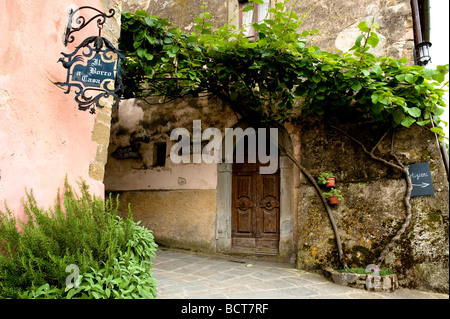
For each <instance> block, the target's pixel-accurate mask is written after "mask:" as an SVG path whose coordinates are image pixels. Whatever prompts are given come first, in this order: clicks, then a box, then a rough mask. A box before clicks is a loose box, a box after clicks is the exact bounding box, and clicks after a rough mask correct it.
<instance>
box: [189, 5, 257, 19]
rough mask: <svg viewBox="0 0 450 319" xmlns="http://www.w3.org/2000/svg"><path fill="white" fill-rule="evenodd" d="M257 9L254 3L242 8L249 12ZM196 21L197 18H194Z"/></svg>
mask: <svg viewBox="0 0 450 319" xmlns="http://www.w3.org/2000/svg"><path fill="white" fill-rule="evenodd" d="M254 9H255V6H253V5H247V6H245V7H244V8H243V9H242V12H249V11H252V10H254ZM194 21H195V20H194Z"/></svg>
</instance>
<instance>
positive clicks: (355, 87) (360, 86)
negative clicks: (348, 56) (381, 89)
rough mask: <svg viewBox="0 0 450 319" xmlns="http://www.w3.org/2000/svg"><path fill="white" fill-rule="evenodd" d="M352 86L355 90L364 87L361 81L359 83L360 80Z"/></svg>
mask: <svg viewBox="0 0 450 319" xmlns="http://www.w3.org/2000/svg"><path fill="white" fill-rule="evenodd" d="M351 88H352V90H353V91H359V90H361V89H362V85H361V83H359V82H355V83H354V84H353V85H352V87H351Z"/></svg>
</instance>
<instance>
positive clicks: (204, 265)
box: [153, 250, 449, 299]
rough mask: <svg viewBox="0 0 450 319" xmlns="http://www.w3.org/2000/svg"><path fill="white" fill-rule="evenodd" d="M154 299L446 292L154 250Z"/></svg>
mask: <svg viewBox="0 0 450 319" xmlns="http://www.w3.org/2000/svg"><path fill="white" fill-rule="evenodd" d="M154 263H155V265H154V268H153V269H154V278H155V279H156V280H158V285H157V287H158V294H157V298H159V299H448V298H449V296H448V295H445V294H437V293H428V292H422V291H416V290H407V289H398V290H396V291H395V292H369V291H365V290H362V289H356V288H349V287H344V286H340V285H336V284H334V283H332V282H330V281H328V280H327V279H325V278H324V277H323V276H321V275H319V274H315V273H309V272H306V271H301V270H298V269H295V268H294V266H293V265H292V264H283V263H274V262H265V261H256V260H239V259H237V258H236V259H234V260H233V258H232V257H228V258H226V257H212V256H206V255H201V254H193V253H186V252H180V251H172V250H158V252H157V257H156V258H155V260H154Z"/></svg>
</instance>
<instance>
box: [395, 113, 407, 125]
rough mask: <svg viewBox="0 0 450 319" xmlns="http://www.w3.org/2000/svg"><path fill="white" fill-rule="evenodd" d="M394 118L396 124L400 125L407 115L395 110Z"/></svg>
mask: <svg viewBox="0 0 450 319" xmlns="http://www.w3.org/2000/svg"><path fill="white" fill-rule="evenodd" d="M392 118H393V120H394V122H395V123H396V124H400V123H401V122H402V121H403V120H404V118H405V113H403V112H402V111H400V110H394V112H393V113H392Z"/></svg>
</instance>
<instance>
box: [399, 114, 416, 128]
mask: <svg viewBox="0 0 450 319" xmlns="http://www.w3.org/2000/svg"><path fill="white" fill-rule="evenodd" d="M415 121H416V120H415V119H413V118H412V117H410V116H407V117H405V118H404V119H403V120H402V122H401V124H402V125H403V126H404V127H410V126H411V125H412V124H413V123H414V122H415Z"/></svg>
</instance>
